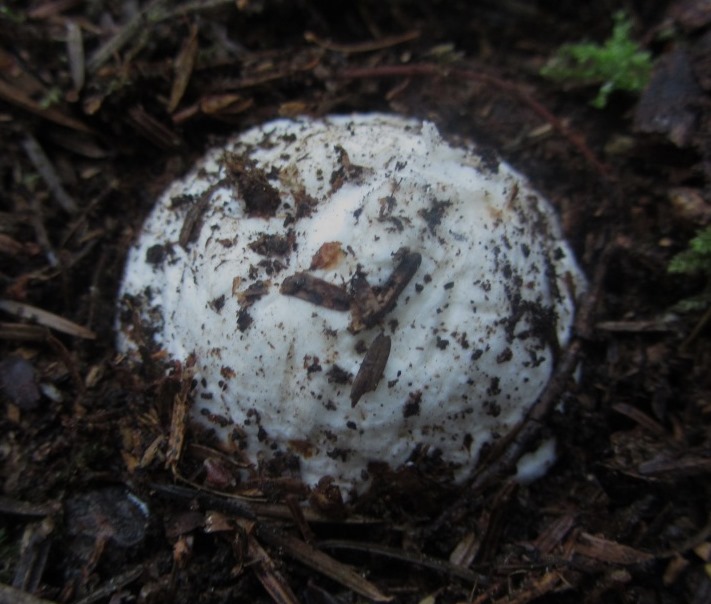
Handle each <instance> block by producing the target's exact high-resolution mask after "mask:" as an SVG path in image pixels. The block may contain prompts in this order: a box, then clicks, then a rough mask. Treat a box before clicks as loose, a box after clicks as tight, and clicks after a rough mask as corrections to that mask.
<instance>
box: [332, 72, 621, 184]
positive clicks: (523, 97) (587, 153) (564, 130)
mask: <svg viewBox="0 0 711 604" xmlns="http://www.w3.org/2000/svg"><path fill="white" fill-rule="evenodd" d="M335 76H336V77H338V78H343V79H356V78H364V79H365V78H387V77H414V76H420V77H423V76H424V77H445V78H462V79H465V80H471V81H474V82H481V83H484V84H488V85H490V86H493V87H495V88H498V89H499V90H502V91H503V92H506V93H508V94H511V95H513V96H515V97H516V98H518V99H519V100H520V101H522V102H523V103H524V104H526V105H528V106H529V107H530V108H531V109H532V110H533V111H534V112H535V113H536V114H538V115H539V116H540V117H542V118H543V119H544V120H546V121H547V122H548V123H549V124H550V125H551V126H552V127H553V128H554V129H555V130H556V131H557V132H558V133H559V134H560V135H561V136H563V137H564V138H565V139H566V140H567V141H568V142H569V143H570V144H571V145H573V146H574V147H575V148H576V149H577V150H578V152H579V153H580V154H581V155H582V156H583V157H584V158H585V159H586V160H587V162H588V163H589V164H590V165H591V166H592V167H593V168H594V169H595V171H596V172H597V173H598V174H599V175H600V176H602V177H603V178H605V179H606V180H607V179H609V178H610V176H611V175H610V168H609V167H608V166H606V165H605V164H603V163H602V162H601V161H600V160H599V159H598V158H597V156H596V155H595V154H594V153H593V151H592V150H591V149H590V147H589V146H588V145H587V143H586V142H585V140H584V139H583V137H582V136H581V135H580V134H578V133H577V132H574V131H572V130H571V129H570V128H568V127H567V126H566V125H565V124H563V122H562V121H561V120H559V119H558V118H557V117H556V116H555V115H553V114H552V113H551V112H550V111H548V109H546V108H545V107H544V106H543V105H542V104H541V103H539V102H538V101H537V100H536V99H534V98H533V97H532V96H531V95H530V94H528V93H527V92H526V91H525V90H523V88H522V87H521V86H519V85H518V84H514V83H513V82H509V81H507V80H502V79H501V78H497V77H495V76H492V75H489V74H486V73H481V72H478V71H472V70H470V69H462V68H460V67H444V66H440V65H436V64H434V63H413V64H410V65H379V66H376V67H356V68H349V69H343V70H341V71H339V72H337V73H336V74H335Z"/></svg>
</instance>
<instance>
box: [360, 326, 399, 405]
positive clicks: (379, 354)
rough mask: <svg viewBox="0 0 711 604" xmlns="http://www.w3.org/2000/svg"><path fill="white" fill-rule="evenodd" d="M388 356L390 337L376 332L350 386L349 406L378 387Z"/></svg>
mask: <svg viewBox="0 0 711 604" xmlns="http://www.w3.org/2000/svg"><path fill="white" fill-rule="evenodd" d="M389 356H390V337H389V336H386V335H384V334H382V333H381V334H378V336H377V337H376V338H375V340H373V343H372V344H371V345H370V347H369V348H368V351H367V352H366V353H365V357H363V362H362V363H361V364H360V369H358V374H357V375H356V376H355V379H354V380H353V386H351V407H355V406H356V404H357V403H358V401H359V400H360V397H361V396H363V395H364V394H365V393H366V392H371V391H372V390H375V389H376V388H377V387H378V384H379V383H380V380H381V378H382V377H383V371H385V365H386V363H387V362H388V357H389Z"/></svg>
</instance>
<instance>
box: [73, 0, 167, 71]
mask: <svg viewBox="0 0 711 604" xmlns="http://www.w3.org/2000/svg"><path fill="white" fill-rule="evenodd" d="M166 2H167V0H153V1H152V2H150V3H149V4H148V6H146V8H144V9H143V10H142V11H141V12H139V13H137V14H136V15H135V16H134V17H133V18H132V19H130V20H129V22H128V23H126V25H124V26H123V27H122V28H121V29H120V30H119V31H118V32H116V34H115V35H114V36H113V37H111V38H110V39H109V40H108V41H107V42H105V43H104V44H103V46H101V47H100V48H99V49H98V50H97V51H96V52H95V53H94V54H93V55H92V56H91V58H90V59H89V60H88V61H87V63H86V71H87V72H88V73H90V74H93V73H96V72H97V71H98V70H99V68H101V66H102V65H103V64H104V63H106V62H107V61H108V60H109V59H110V58H111V57H112V56H113V55H115V54H116V53H117V52H118V51H119V50H121V49H122V48H123V47H124V46H125V45H126V44H128V42H129V41H130V40H131V39H132V38H133V37H135V36H137V35H138V34H140V33H141V32H143V31H145V27H146V24H147V23H151V22H154V21H156V20H157V17H159V15H161V14H162V12H163V4H165V3H166Z"/></svg>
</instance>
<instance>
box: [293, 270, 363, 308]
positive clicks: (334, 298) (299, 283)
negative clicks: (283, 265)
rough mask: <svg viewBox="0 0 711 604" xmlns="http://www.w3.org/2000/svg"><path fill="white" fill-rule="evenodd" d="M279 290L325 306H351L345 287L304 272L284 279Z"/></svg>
mask: <svg viewBox="0 0 711 604" xmlns="http://www.w3.org/2000/svg"><path fill="white" fill-rule="evenodd" d="M279 291H280V292H281V293H282V294H284V295H285V296H294V297H295V298H300V299H301V300H306V301H307V302H311V304H316V305H317V306H323V307H324V308H330V309H333V310H348V309H350V307H351V299H350V296H349V295H348V292H347V291H346V290H345V289H344V288H343V287H339V286H338V285H334V284H333V283H329V282H328V281H324V280H323V279H319V278H318V277H314V276H312V275H309V274H308V273H304V272H301V273H296V274H294V275H291V276H290V277H287V278H286V279H284V281H283V282H282V284H281V288H280V289H279Z"/></svg>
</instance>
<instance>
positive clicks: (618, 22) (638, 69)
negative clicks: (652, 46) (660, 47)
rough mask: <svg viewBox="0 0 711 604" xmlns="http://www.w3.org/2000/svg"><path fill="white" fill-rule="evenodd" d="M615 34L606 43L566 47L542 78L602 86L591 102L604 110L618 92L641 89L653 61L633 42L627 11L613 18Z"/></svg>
mask: <svg viewBox="0 0 711 604" xmlns="http://www.w3.org/2000/svg"><path fill="white" fill-rule="evenodd" d="M613 18H614V21H615V24H614V27H613V29H612V35H611V36H610V38H608V39H607V40H606V41H605V43H604V44H594V43H592V42H582V43H580V44H565V45H564V46H561V47H560V48H559V49H558V51H557V52H556V54H555V55H554V56H553V57H552V58H551V59H550V60H549V61H548V63H546V65H545V66H544V67H543V68H542V69H541V75H543V76H544V77H547V78H549V79H552V80H555V81H557V82H561V83H564V84H567V85H600V89H599V90H598V94H597V96H596V97H595V99H594V100H593V101H592V103H591V104H592V105H593V106H594V107H598V108H602V107H604V106H605V105H606V104H607V99H608V97H609V96H610V94H611V93H612V92H613V91H615V90H626V91H630V92H638V91H640V90H642V89H643V88H644V87H645V86H646V84H647V82H648V81H649V76H650V73H651V71H652V58H651V55H650V53H649V52H647V51H645V50H642V49H641V48H640V46H639V45H638V44H637V42H635V41H634V40H632V38H631V37H630V32H631V29H632V22H631V21H630V20H629V18H628V17H627V16H626V15H625V13H624V12H617V13H615V14H614V16H613Z"/></svg>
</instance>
